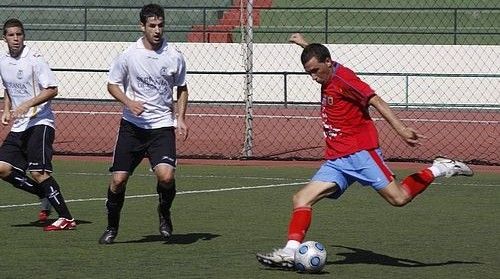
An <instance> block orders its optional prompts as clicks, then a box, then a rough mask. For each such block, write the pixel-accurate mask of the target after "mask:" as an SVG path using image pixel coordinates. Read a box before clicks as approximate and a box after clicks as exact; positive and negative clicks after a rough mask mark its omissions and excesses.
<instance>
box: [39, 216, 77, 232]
mask: <svg viewBox="0 0 500 279" xmlns="http://www.w3.org/2000/svg"><path fill="white" fill-rule="evenodd" d="M74 229H76V222H75V219H66V218H63V217H61V218H59V219H57V220H56V221H55V222H54V223H52V224H51V225H48V226H46V227H44V228H43V230H44V231H46V232H48V231H64V230H74Z"/></svg>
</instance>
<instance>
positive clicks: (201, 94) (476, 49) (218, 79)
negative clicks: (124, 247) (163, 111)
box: [1, 41, 500, 105]
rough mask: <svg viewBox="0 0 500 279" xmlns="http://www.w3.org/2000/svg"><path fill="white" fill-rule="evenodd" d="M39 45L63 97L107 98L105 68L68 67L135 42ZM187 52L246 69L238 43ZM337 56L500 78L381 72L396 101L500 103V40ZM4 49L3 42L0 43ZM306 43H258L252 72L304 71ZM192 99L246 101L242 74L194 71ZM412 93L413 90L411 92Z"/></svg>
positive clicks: (293, 92) (95, 64)
mask: <svg viewBox="0 0 500 279" xmlns="http://www.w3.org/2000/svg"><path fill="white" fill-rule="evenodd" d="M27 43H28V44H29V45H30V46H32V47H34V48H36V49H38V50H39V51H40V52H41V53H42V54H43V55H44V57H45V58H46V60H47V61H48V62H49V64H50V66H51V67H52V68H55V69H67V70H68V71H63V72H61V71H57V73H56V74H57V77H58V79H59V81H60V92H61V94H60V95H59V97H60V98H83V99H110V96H109V95H108V93H107V92H106V75H107V73H105V72H103V73H91V72H71V71H69V70H70V69H94V70H107V69H108V67H109V65H110V63H111V61H112V60H113V58H114V57H116V56H117V55H118V54H119V53H120V52H122V51H123V50H124V49H125V48H126V47H127V46H128V45H129V44H130V43H113V42H61V41H57V42H47V41H38V42H37V41H35V42H27ZM175 46H176V47H177V48H179V49H180V50H181V51H182V52H183V53H184V54H185V56H186V60H187V64H188V71H216V72H242V71H244V62H243V61H244V49H243V47H242V46H241V45H239V44H202V43H177V44H175ZM328 47H329V48H330V51H331V53H332V56H333V58H334V60H336V61H338V62H340V63H342V64H344V65H345V66H348V67H350V68H351V69H353V70H354V71H356V72H359V73H381V74H384V73H415V74H474V75H478V74H479V75H481V74H484V75H492V74H496V75H497V76H496V77H477V76H475V77H439V76H431V77H427V76H410V77H408V78H406V77H404V76H382V75H367V76H362V78H363V79H364V80H365V81H367V82H368V83H369V84H370V85H371V86H372V87H373V88H374V89H375V90H376V91H377V92H378V93H379V94H380V95H381V96H383V97H384V98H386V100H387V101H389V102H392V103H404V102H405V101H406V99H408V102H409V103H419V104H494V105H499V104H500V78H499V77H498V75H500V46H450V45H445V46H440V45H328ZM1 48H2V50H3V51H5V48H6V46H5V43H3V44H2V45H1ZM300 53H301V48H300V47H298V46H295V45H291V44H255V45H254V49H253V54H254V69H253V71H254V72H299V73H302V72H303V69H302V65H301V64H300V59H299V58H300ZM188 83H189V89H190V99H191V100H199V101H208V100H216V101H242V100H243V99H244V83H245V80H244V76H243V75H230V74H210V75H204V74H190V75H189V76H188ZM254 88H255V92H254V100H255V101H282V100H283V99H284V76H283V75H280V74H273V75H256V76H255V77H254ZM318 90H319V85H318V84H316V83H315V82H313V81H312V80H311V79H310V77H308V76H306V75H300V74H291V75H289V76H288V80H287V91H288V93H287V94H288V100H289V101H299V102H316V101H318V100H319V91H318ZM406 93H408V96H406Z"/></svg>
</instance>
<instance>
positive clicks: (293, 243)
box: [285, 240, 300, 253]
mask: <svg viewBox="0 0 500 279" xmlns="http://www.w3.org/2000/svg"><path fill="white" fill-rule="evenodd" d="M299 246H300V242H298V241H297V240H288V242H287V243H286V246H285V249H286V250H289V251H291V252H292V253H295V250H297V248H299Z"/></svg>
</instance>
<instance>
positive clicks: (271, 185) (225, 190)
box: [0, 181, 500, 209]
mask: <svg viewBox="0 0 500 279" xmlns="http://www.w3.org/2000/svg"><path fill="white" fill-rule="evenodd" d="M307 182H308V181H301V182H293V183H283V184H270V185H260V186H244V187H230V188H219V189H208V190H188V191H180V192H177V195H188V194H200V193H215V192H227V191H238V190H253V189H265V188H276V187H285V186H296V185H304V184H305V183H307ZM432 184H433V185H441V186H447V184H446V183H439V182H437V183H432ZM457 185H460V186H476V187H477V186H481V187H499V186H500V185H498V184H453V187H456V186H457ZM450 186H451V185H450ZM157 195H158V194H156V193H155V194H144V195H132V196H125V198H126V199H134V198H148V197H156V196H157ZM105 200H106V198H87V199H71V200H66V202H67V203H71V202H87V201H105ZM36 205H40V203H39V202H36V203H24V204H9V205H0V209H2V208H14V207H27V206H36Z"/></svg>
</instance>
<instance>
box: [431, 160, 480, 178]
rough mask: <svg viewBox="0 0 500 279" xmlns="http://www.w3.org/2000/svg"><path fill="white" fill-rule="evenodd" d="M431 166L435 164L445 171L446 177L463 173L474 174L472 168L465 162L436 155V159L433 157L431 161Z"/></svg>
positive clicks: (466, 174)
mask: <svg viewBox="0 0 500 279" xmlns="http://www.w3.org/2000/svg"><path fill="white" fill-rule="evenodd" d="M432 166H435V167H437V168H439V169H440V170H443V171H444V172H445V173H446V174H445V176H446V177H452V176H456V175H464V176H473V175H474V172H473V171H472V169H471V168H470V167H469V166H467V165H466V164H464V163H462V162H460V161H455V160H452V159H448V158H445V157H437V158H436V159H434V162H432Z"/></svg>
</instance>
